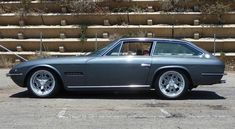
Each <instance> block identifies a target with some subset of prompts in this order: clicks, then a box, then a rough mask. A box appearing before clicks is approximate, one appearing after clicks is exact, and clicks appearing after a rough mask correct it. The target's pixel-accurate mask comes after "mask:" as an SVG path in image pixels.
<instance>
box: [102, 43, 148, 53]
mask: <svg viewBox="0 0 235 129" xmlns="http://www.w3.org/2000/svg"><path fill="white" fill-rule="evenodd" d="M151 46H152V42H123V43H122V44H121V43H120V44H118V45H117V46H116V47H114V48H113V49H112V50H111V51H109V52H108V53H107V54H106V56H149V54H150V51H151ZM120 47H122V48H120Z"/></svg>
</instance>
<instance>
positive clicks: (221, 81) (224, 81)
mask: <svg viewBox="0 0 235 129" xmlns="http://www.w3.org/2000/svg"><path fill="white" fill-rule="evenodd" d="M223 83H226V80H220V81H219V82H218V83H217V84H223Z"/></svg>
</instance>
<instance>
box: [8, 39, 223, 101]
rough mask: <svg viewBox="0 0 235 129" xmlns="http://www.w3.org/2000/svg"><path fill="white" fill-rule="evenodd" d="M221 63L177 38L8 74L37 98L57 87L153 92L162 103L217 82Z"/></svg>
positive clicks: (33, 64)
mask: <svg viewBox="0 0 235 129" xmlns="http://www.w3.org/2000/svg"><path fill="white" fill-rule="evenodd" d="M223 75H224V63H223V62H222V61H220V60H219V59H217V58H216V57H214V56H213V55H211V54H209V53H208V52H206V51H205V50H203V49H201V48H199V47H197V46H196V45H194V44H192V43H190V42H187V41H182V40H173V39H158V38H123V39H119V40H116V41H114V42H113V43H111V44H108V45H107V46H106V47H104V48H102V49H100V50H98V51H96V52H93V53H91V54H89V55H87V56H82V57H78V56H75V57H63V58H50V59H40V60H34V61H28V62H23V63H21V64H18V65H16V66H15V67H13V68H12V69H11V70H10V72H9V73H8V76H11V78H12V80H13V81H14V82H15V83H16V84H17V85H19V86H21V87H27V88H28V90H29V91H30V92H31V93H32V94H33V95H34V96H37V97H51V96H54V95H56V94H57V93H58V92H59V90H60V89H62V88H64V89H65V90H84V89H85V90H89V89H93V90H94V89H126V88H130V89H146V88H147V89H155V91H156V92H157V94H158V95H160V96H161V97H163V98H167V99H176V98H180V97H183V96H184V95H185V94H186V93H187V92H188V91H189V90H191V89H192V88H196V87H197V86H198V85H211V84H216V83H220V81H221V78H222V77H223Z"/></svg>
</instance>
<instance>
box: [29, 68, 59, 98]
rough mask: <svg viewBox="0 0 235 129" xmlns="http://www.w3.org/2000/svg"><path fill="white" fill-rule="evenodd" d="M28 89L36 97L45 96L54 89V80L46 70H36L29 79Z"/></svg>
mask: <svg viewBox="0 0 235 129" xmlns="http://www.w3.org/2000/svg"><path fill="white" fill-rule="evenodd" d="M30 87H31V89H32V91H33V92H34V93H35V94H36V95H37V96H47V95H48V94H50V93H51V92H52V91H53V89H54V88H55V78H54V76H53V75H52V73H50V72H49V71H47V70H38V71H36V72H35V73H33V75H32V76H31V78H30Z"/></svg>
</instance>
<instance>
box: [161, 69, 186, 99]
mask: <svg viewBox="0 0 235 129" xmlns="http://www.w3.org/2000/svg"><path fill="white" fill-rule="evenodd" d="M158 86H159V89H160V90H161V92H162V93H163V94H164V95H165V96H167V97H169V98H175V97H177V96H179V95H180V94H181V93H182V92H183V90H184V88H185V79H184V77H183V76H182V75H181V74H180V73H179V72H177V71H167V72H165V73H163V74H162V75H161V76H160V78H159V82H158Z"/></svg>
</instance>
